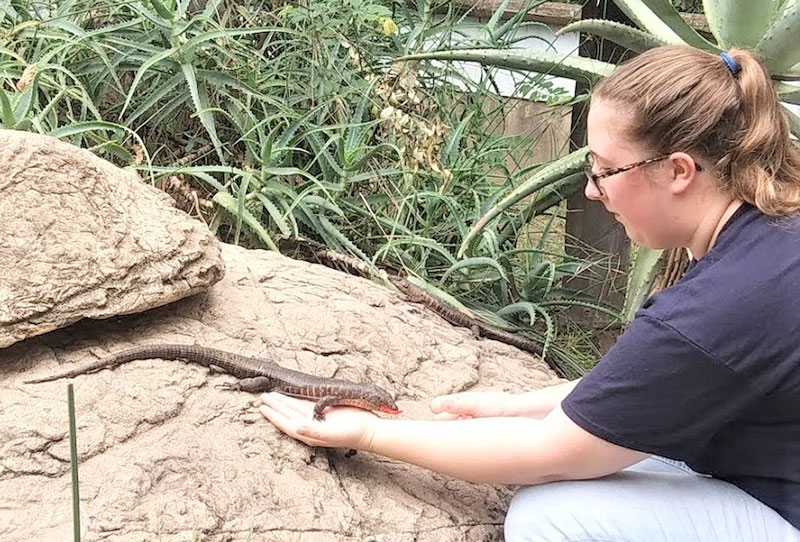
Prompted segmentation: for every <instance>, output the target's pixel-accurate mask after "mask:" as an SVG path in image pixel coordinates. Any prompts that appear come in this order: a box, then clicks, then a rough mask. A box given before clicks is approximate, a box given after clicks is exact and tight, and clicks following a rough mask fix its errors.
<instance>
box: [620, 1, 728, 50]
mask: <svg viewBox="0 0 800 542" xmlns="http://www.w3.org/2000/svg"><path fill="white" fill-rule="evenodd" d="M614 3H615V4H617V5H618V6H619V8H620V9H621V10H622V11H624V12H625V14H626V15H627V16H628V17H629V18H630V19H631V20H632V21H633V22H635V23H636V24H637V25H638V26H639V28H641V29H643V30H646V31H648V32H650V33H651V34H653V35H654V36H655V37H656V38H658V39H660V40H661V41H665V42H667V43H672V44H687V45H691V46H692V47H697V48H699V49H704V50H707V51H719V47H717V46H716V45H714V44H713V43H711V42H710V41H708V40H707V39H705V38H704V37H703V36H701V35H700V34H698V33H697V31H696V30H695V29H694V28H692V27H691V26H689V25H688V24H687V23H686V21H684V20H683V18H682V17H681V16H680V14H679V13H678V12H677V10H676V9H675V8H674V7H673V5H672V4H671V3H670V2H668V1H667V0H614Z"/></svg>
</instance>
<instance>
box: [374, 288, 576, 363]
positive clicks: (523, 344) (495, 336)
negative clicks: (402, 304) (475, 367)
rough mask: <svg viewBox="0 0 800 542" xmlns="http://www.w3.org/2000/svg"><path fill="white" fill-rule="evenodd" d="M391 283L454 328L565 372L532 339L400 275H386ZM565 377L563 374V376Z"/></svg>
mask: <svg viewBox="0 0 800 542" xmlns="http://www.w3.org/2000/svg"><path fill="white" fill-rule="evenodd" d="M386 277H387V279H388V280H389V282H391V283H392V284H393V285H394V287H395V288H397V289H398V290H400V292H402V293H403V294H405V296H406V297H407V298H408V299H409V300H411V301H412V302H414V303H420V304H422V305H424V306H426V307H428V308H429V309H431V310H432V311H433V312H435V313H436V314H438V315H439V316H441V317H442V318H444V319H445V320H447V321H448V322H450V323H451V324H453V325H454V326H459V327H466V328H469V329H471V330H472V332H473V333H475V335H477V336H481V337H486V338H487V339H492V340H495V341H500V342H504V343H506V344H510V345H511V346H515V347H517V348H519V349H520V350H524V351H526V352H530V353H531V354H535V355H537V356H539V357H541V358H542V359H544V360H545V361H546V362H547V363H548V365H549V366H550V367H552V368H553V370H555V371H556V372H558V373H559V374H561V373H562V372H563V371H561V370H560V369H558V367H557V365H556V364H554V363H550V361H549V360H547V359H546V358H545V356H544V349H543V348H542V346H541V345H540V344H539V343H537V342H534V341H532V340H530V339H526V338H525V337H521V336H520V335H515V334H513V333H509V332H508V331H503V330H502V329H497V328H495V327H493V326H490V325H488V324H485V323H483V322H481V321H480V320H478V319H477V318H473V317H472V316H468V315H466V314H464V313H463V312H461V311H459V310H457V309H455V308H453V307H451V306H449V305H447V304H445V303H444V302H442V301H441V300H440V299H438V298H436V297H434V296H433V295H431V294H429V293H428V292H426V291H425V290H423V289H422V288H419V287H418V286H416V285H414V284H412V283H411V282H409V281H408V280H407V279H406V278H404V277H402V276H400V275H390V274H387V275H386ZM561 376H563V374H562V375H561Z"/></svg>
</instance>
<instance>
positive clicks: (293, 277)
mask: <svg viewBox="0 0 800 542" xmlns="http://www.w3.org/2000/svg"><path fill="white" fill-rule="evenodd" d="M223 257H224V259H225V261H226V264H227V268H228V273H227V275H226V277H225V279H224V280H222V281H221V282H220V283H218V284H216V285H215V286H213V287H212V288H211V289H210V290H209V291H208V292H206V293H201V294H198V295H197V296H194V297H192V298H188V299H184V300H181V301H179V302H176V303H173V304H171V305H169V306H167V307H162V308H158V309H154V310H151V311H148V312H147V313H143V314H138V315H134V316H126V317H120V318H116V319H110V320H105V321H101V322H93V321H86V320H85V321H82V322H79V323H77V324H75V325H73V326H71V327H69V328H66V329H62V330H58V331H55V332H53V333H50V334H48V335H45V336H40V337H36V338H33V339H29V340H27V341H24V342H22V343H18V344H15V345H13V346H11V347H9V348H6V349H5V350H0V397H2V408H0V494H1V495H2V502H3V505H2V506H0V540H3V541H10V542H11V541H26V540H43V541H51V540H52V541H61V540H69V539H70V537H71V518H72V512H71V504H70V499H71V493H70V487H71V485H70V473H69V464H68V459H69V445H68V439H67V435H68V419H67V405H66V382H65V381H57V382H51V383H46V384H38V385H26V384H22V381H23V380H25V379H29V378H33V377H36V376H42V375H45V374H49V373H51V372H53V371H55V370H58V369H63V368H65V367H67V366H69V365H71V364H73V363H79V362H85V361H88V360H90V359H96V357H97V356H101V355H104V354H107V353H110V352H114V351H117V350H120V349H123V348H127V347H130V346H133V345H138V344H144V343H152V344H155V343H167V342H170V343H174V342H186V343H196V344H202V345H206V346H213V347H217V348H223V349H226V350H231V351H235V352H239V353H243V354H247V355H252V356H269V357H272V358H273V359H275V360H276V361H278V362H279V363H280V364H282V365H284V366H287V367H291V368H295V369H300V370H302V371H305V372H309V373H315V374H319V375H325V376H334V375H335V376H337V377H340V378H347V379H352V380H368V381H370V382H373V383H375V384H378V385H380V386H383V387H385V388H387V389H389V390H392V391H394V392H395V393H396V394H397V395H398V399H399V401H398V402H399V405H400V407H401V408H402V409H403V411H404V414H403V415H405V416H412V417H427V416H429V415H430V414H429V411H428V409H427V406H426V405H427V402H428V400H429V399H430V398H431V397H433V396H436V395H439V394H444V393H449V392H455V391H461V390H479V389H480V390H483V389H494V390H506V391H522V390H526V389H534V388H538V387H541V386H544V385H549V384H554V383H556V382H557V381H558V379H557V377H556V376H555V375H554V373H552V372H551V371H550V370H549V369H548V368H547V367H546V366H545V365H544V364H543V363H542V362H541V361H539V360H538V359H535V358H533V357H531V356H530V355H529V354H527V353H525V352H522V351H519V350H517V349H515V348H513V347H510V346H508V345H505V344H502V343H498V342H494V341H490V340H485V339H476V338H475V337H474V336H473V335H472V333H471V332H470V331H469V330H467V329H463V328H454V327H452V326H451V325H450V324H448V323H446V322H445V321H444V320H442V319H441V318H440V317H438V316H437V315H435V314H433V313H431V312H429V311H428V310H427V309H425V308H423V307H420V306H417V305H413V304H409V303H407V302H405V301H403V299H402V298H401V297H400V296H399V295H398V294H395V293H392V292H390V291H389V290H387V289H385V288H383V287H381V286H378V285H375V284H373V283H371V282H369V281H367V280H365V279H361V278H357V277H352V276H349V275H345V274H342V273H339V272H336V271H333V270H330V269H327V268H324V267H321V266H318V265H312V264H308V263H304V262H299V261H295V260H291V259H288V258H285V257H283V256H281V255H279V254H275V253H270V252H263V251H246V250H244V249H239V248H236V247H231V246H224V249H223ZM229 381H231V377H229V376H227V375H219V374H212V373H209V372H208V371H207V370H205V369H204V368H201V367H198V366H195V365H186V364H183V363H180V362H169V361H159V360H151V361H138V362H132V363H129V364H126V365H123V366H121V367H119V368H117V369H115V370H113V371H110V370H106V371H102V372H99V373H96V374H91V375H84V376H79V377H77V378H75V379H74V380H73V382H74V384H75V397H76V409H77V420H78V423H77V425H78V451H79V455H80V460H81V463H80V491H81V507H82V508H81V509H82V520H83V523H82V528H83V534H84V536H83V540H84V541H85V542H94V541H101V540H102V541H114V542H140V541H142V542H143V541H153V540H159V541H161V542H173V541H174V542H178V541H180V542H184V541H186V540H190V539H191V540H195V539H196V540H203V541H204V542H208V541H216V542H221V541H237V542H238V541H244V540H253V541H268V542H272V541H277V542H282V541H287V542H288V541H308V542H312V541H313V542H326V541H353V542H355V541H367V540H372V541H376V542H377V541H382V542H394V541H398V542H406V541H408V542H411V541H412V540H413V541H419V542H441V541H444V542H446V541H470V542H472V541H482V540H483V541H495V540H500V539H501V538H502V522H503V517H504V514H505V510H506V507H507V505H508V502H509V499H510V496H511V489H510V488H506V487H500V486H489V485H476V484H470V483H466V482H460V481H456V480H452V479H449V478H447V477H444V476H440V475H436V474H432V473H430V472H428V471H425V470H423V469H420V468H417V467H413V466H410V465H406V464H402V463H399V462H396V461H391V460H387V459H385V458H381V457H379V456H375V455H372V454H368V453H358V454H356V455H355V456H353V457H347V456H346V455H345V453H344V450H335V451H325V450H319V451H317V453H316V454H312V453H311V452H312V450H311V449H309V448H308V447H306V446H305V445H303V444H301V443H299V442H297V441H294V440H292V439H290V438H289V437H287V436H285V435H283V434H281V433H280V432H279V431H278V430H277V429H275V428H274V427H273V426H272V425H270V424H269V423H268V422H266V421H265V420H264V419H263V418H262V417H261V415H260V414H259V413H258V410H257V408H256V405H257V403H256V398H255V397H254V396H252V395H250V394H246V393H240V392H230V391H225V390H221V389H217V387H216V386H217V385H218V384H220V383H223V382H229ZM193 536H196V537H197V538H192V537H193Z"/></svg>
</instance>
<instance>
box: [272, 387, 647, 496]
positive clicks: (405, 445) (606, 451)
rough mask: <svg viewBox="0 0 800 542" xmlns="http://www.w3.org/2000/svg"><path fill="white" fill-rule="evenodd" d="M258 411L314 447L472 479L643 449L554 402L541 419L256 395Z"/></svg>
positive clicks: (608, 462) (573, 474) (578, 474)
mask: <svg viewBox="0 0 800 542" xmlns="http://www.w3.org/2000/svg"><path fill="white" fill-rule="evenodd" d="M262 401H263V402H264V406H262V413H263V414H264V416H266V417H267V418H268V419H269V420H270V421H271V422H272V423H274V424H275V425H276V426H277V427H278V428H279V429H281V430H282V431H283V432H285V433H287V434H288V435H290V436H292V437H294V438H297V439H299V440H301V441H303V442H305V443H307V444H309V445H312V446H328V447H345V448H355V449H358V450H365V451H370V452H374V453H377V454H380V455H383V456H386V457H390V458H393V459H398V460H400V461H404V462H407V463H412V464H415V465H419V466H421V467H424V468H427V469H430V470H433V471H436V472H439V473H442V474H446V475H449V476H453V477H455V478H460V479H462V480H468V481H472V482H486V483H499V484H538V483H544V482H549V481H555V480H568V479H584V478H595V477H599V476H604V475H607V474H611V473H613V472H617V471H619V470H621V469H623V468H625V467H627V466H629V465H632V464H634V463H637V462H639V461H641V460H642V459H644V458H646V457H647V454H645V453H642V452H637V451H634V450H629V449H627V448H623V447H621V446H617V445H614V444H611V443H609V442H606V441H604V440H602V439H600V438H598V437H595V436H594V435H592V434H590V433H588V432H587V431H585V430H583V429H581V428H580V427H579V426H578V425H576V424H575V423H574V422H573V421H572V420H570V419H569V418H568V417H567V416H566V415H565V414H564V413H563V412H562V411H561V409H560V408H556V409H554V410H553V411H552V412H551V413H550V414H549V415H548V416H546V417H545V418H544V419H543V420H535V419H531V418H525V417H504V418H475V419H465V420H451V421H437V420H394V419H384V418H378V417H376V416H374V415H372V414H370V413H368V412H365V411H362V410H358V409H351V408H335V409H332V410H331V411H330V412H328V413H326V416H327V419H326V420H325V421H322V422H319V421H315V420H312V418H311V414H312V409H313V403H310V402H308V401H301V400H298V399H293V398H291V397H285V396H282V395H279V394H272V393H270V394H265V395H264V396H262Z"/></svg>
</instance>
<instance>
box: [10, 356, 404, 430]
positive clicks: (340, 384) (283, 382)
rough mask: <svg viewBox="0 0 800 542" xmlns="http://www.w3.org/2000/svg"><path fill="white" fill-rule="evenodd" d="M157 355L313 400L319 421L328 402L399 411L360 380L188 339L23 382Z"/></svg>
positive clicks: (253, 388)
mask: <svg viewBox="0 0 800 542" xmlns="http://www.w3.org/2000/svg"><path fill="white" fill-rule="evenodd" d="M152 358H160V359H165V360H184V361H187V362H191V363H197V364H199V365H203V366H205V367H208V368H209V369H211V368H219V369H221V370H222V371H224V372H225V373H227V374H230V375H231V376H234V377H236V378H238V379H239V380H238V382H235V383H233V384H223V385H222V387H223V388H225V389H230V390H237V391H246V392H250V393H261V392H267V391H276V392H279V393H282V394H284V395H289V396H291V397H298V398H301V399H316V400H317V402H316V404H315V405H314V419H315V420H324V419H325V414H324V413H323V411H324V410H325V409H326V408H327V407H329V406H338V405H347V406H354V407H358V408H362V409H364V410H374V411H378V412H384V413H387V414H399V413H400V410H399V409H398V408H397V404H396V403H395V401H394V399H393V398H392V396H391V395H390V394H389V393H388V392H387V391H386V390H384V389H382V388H379V387H378V386H373V385H371V384H360V383H356V382H350V381H347V380H339V379H336V378H327V377H321V376H315V375H311V374H307V373H303V372H300V371H295V370H292V369H287V368H285V367H281V366H280V365H278V364H277V363H275V362H274V361H270V360H262V359H257V358H251V357H247V356H242V355H239V354H234V353H232V352H226V351H224V350H217V349H214V348H208V347H205V346H197V345H190V344H160V345H144V346H136V347H133V348H129V349H127V350H123V351H121V352H117V353H115V354H112V355H110V356H108V357H105V358H102V359H99V360H97V361H94V362H91V363H88V364H85V365H82V366H80V367H76V368H74V369H70V370H68V371H64V372H60V373H56V374H52V375H48V376H44V377H41V378H36V379H32V380H26V381H25V383H26V384H38V383H41V382H51V381H53V380H60V379H62V378H72V377H75V376H78V375H83V374H88V373H95V372H97V371H101V370H103V369H112V368H114V367H117V366H119V365H122V364H123V363H128V362H130V361H134V360H143V359H152Z"/></svg>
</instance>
